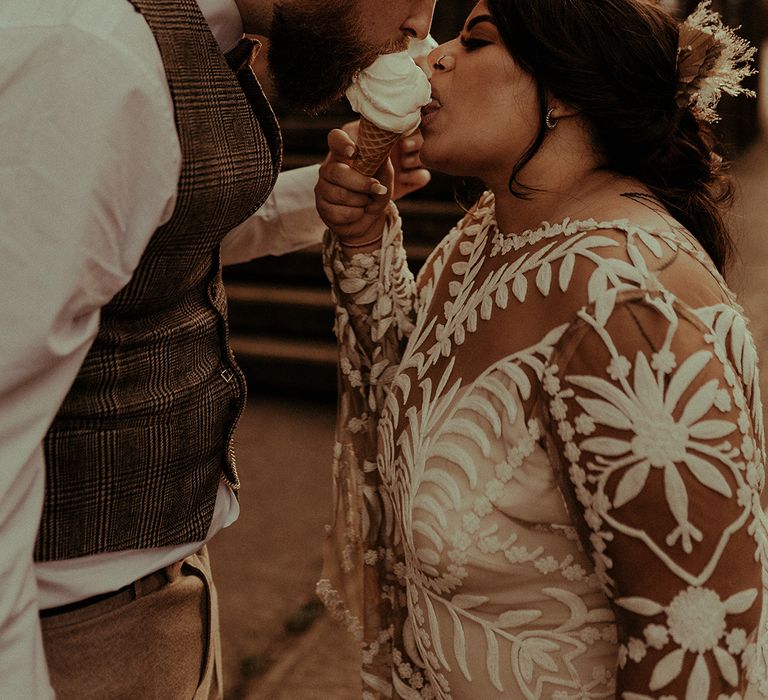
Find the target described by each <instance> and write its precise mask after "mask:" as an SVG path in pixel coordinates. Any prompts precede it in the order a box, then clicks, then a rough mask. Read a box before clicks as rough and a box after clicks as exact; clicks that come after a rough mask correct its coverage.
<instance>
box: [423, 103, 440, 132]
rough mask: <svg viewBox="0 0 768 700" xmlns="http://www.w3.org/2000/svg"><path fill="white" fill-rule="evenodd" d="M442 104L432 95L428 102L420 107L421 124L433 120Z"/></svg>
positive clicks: (425, 124)
mask: <svg viewBox="0 0 768 700" xmlns="http://www.w3.org/2000/svg"><path fill="white" fill-rule="evenodd" d="M442 106H443V105H442V104H440V101H439V100H438V99H436V98H435V97H433V98H432V100H431V101H430V102H429V104H427V105H425V106H424V107H422V108H421V125H422V126H429V124H431V123H432V122H433V121H434V120H435V117H436V116H437V113H438V112H439V111H440V109H441V108H442Z"/></svg>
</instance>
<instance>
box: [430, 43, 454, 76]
mask: <svg viewBox="0 0 768 700" xmlns="http://www.w3.org/2000/svg"><path fill="white" fill-rule="evenodd" d="M429 65H430V67H431V68H432V70H433V71H435V72H443V73H444V72H445V71H450V70H453V69H454V68H455V66H456V59H455V58H454V57H453V56H451V55H450V54H448V53H446V52H445V47H443V46H438V47H437V48H436V49H434V51H432V52H431V53H430V54H429Z"/></svg>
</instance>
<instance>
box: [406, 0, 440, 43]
mask: <svg viewBox="0 0 768 700" xmlns="http://www.w3.org/2000/svg"><path fill="white" fill-rule="evenodd" d="M435 2H436V0H417V1H416V2H415V3H414V7H413V11H412V12H411V14H410V15H409V17H408V19H407V20H406V21H405V24H403V27H402V29H403V33H405V34H408V35H410V36H414V37H416V38H418V39H425V38H426V37H427V35H428V34H429V29H430V27H431V26H432V15H433V14H434V12H435Z"/></svg>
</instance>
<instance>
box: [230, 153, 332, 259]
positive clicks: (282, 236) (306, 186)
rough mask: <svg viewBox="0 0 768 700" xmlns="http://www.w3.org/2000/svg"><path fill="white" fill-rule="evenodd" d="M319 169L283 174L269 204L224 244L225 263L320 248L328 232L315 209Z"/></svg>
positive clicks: (312, 167) (247, 220) (311, 168)
mask: <svg viewBox="0 0 768 700" xmlns="http://www.w3.org/2000/svg"><path fill="white" fill-rule="evenodd" d="M319 170H320V166H319V165H310V166H308V167H306V168H297V169H295V170H287V171H285V172H282V173H280V175H279V176H278V178H277V183H276V184H275V189H274V190H272V192H271V193H270V195H269V197H268V198H267V200H266V202H264V204H263V205H262V206H261V207H259V210H258V211H257V212H256V213H255V214H253V215H252V216H251V217H250V218H248V219H246V220H245V221H244V222H243V223H242V224H240V225H239V226H237V227H236V228H234V229H233V230H232V231H231V232H230V233H229V234H228V235H227V237H226V238H225V239H224V240H223V241H222V244H221V260H222V263H223V264H224V265H234V264H237V263H243V262H248V261H249V260H253V259H255V258H261V257H264V256H265V255H285V254H286V253H292V252H293V251H295V250H301V249H302V248H307V247H309V246H313V245H318V246H319V245H320V244H321V243H322V240H323V232H324V231H325V224H323V222H322V220H321V219H320V215H319V214H318V213H317V209H316V207H315V185H316V184H317V179H318V175H319Z"/></svg>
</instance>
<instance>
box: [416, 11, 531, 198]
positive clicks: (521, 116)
mask: <svg viewBox="0 0 768 700" xmlns="http://www.w3.org/2000/svg"><path fill="white" fill-rule="evenodd" d="M429 60H430V66H431V67H432V70H433V75H432V78H431V83H432V96H433V101H432V103H431V104H430V105H428V106H427V107H426V108H424V110H423V119H422V125H421V129H422V133H423V134H424V147H423V149H422V152H421V159H422V161H423V162H424V164H425V165H427V166H429V167H432V168H435V169H436V170H440V171H442V172H446V173H448V174H450V175H462V176H473V177H480V178H482V179H483V180H484V181H485V182H486V183H487V184H489V185H490V184H491V183H492V182H493V181H494V179H498V178H500V177H503V178H504V181H505V182H506V180H507V179H508V178H509V176H510V175H511V173H512V170H513V168H514V166H515V164H516V163H517V161H518V160H519V159H520V158H521V157H522V155H523V154H524V153H525V151H526V150H527V148H528V147H529V146H530V144H531V143H532V141H533V140H534V138H535V137H536V134H537V133H538V130H539V119H540V117H539V101H538V95H537V89H536V84H535V82H534V80H533V78H531V76H529V75H528V74H527V73H526V72H525V71H523V70H522V69H521V68H520V67H519V66H518V65H517V64H516V63H515V61H514V59H513V58H512V56H510V54H509V52H508V51H507V49H506V47H505V46H504V44H503V43H502V41H501V38H500V36H499V33H498V31H497V29H496V26H495V24H494V21H493V19H492V18H491V16H490V14H489V12H488V7H487V5H486V4H485V2H484V0H482V1H481V2H479V3H478V4H477V5H476V6H475V8H474V10H472V12H471V14H470V15H469V17H468V18H467V21H466V24H465V25H464V28H463V30H462V32H461V34H460V35H459V37H457V38H456V39H454V40H453V41H449V42H448V43H446V44H442V45H441V46H438V47H437V48H436V49H435V50H434V51H433V52H432V53H431V54H430V56H429Z"/></svg>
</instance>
